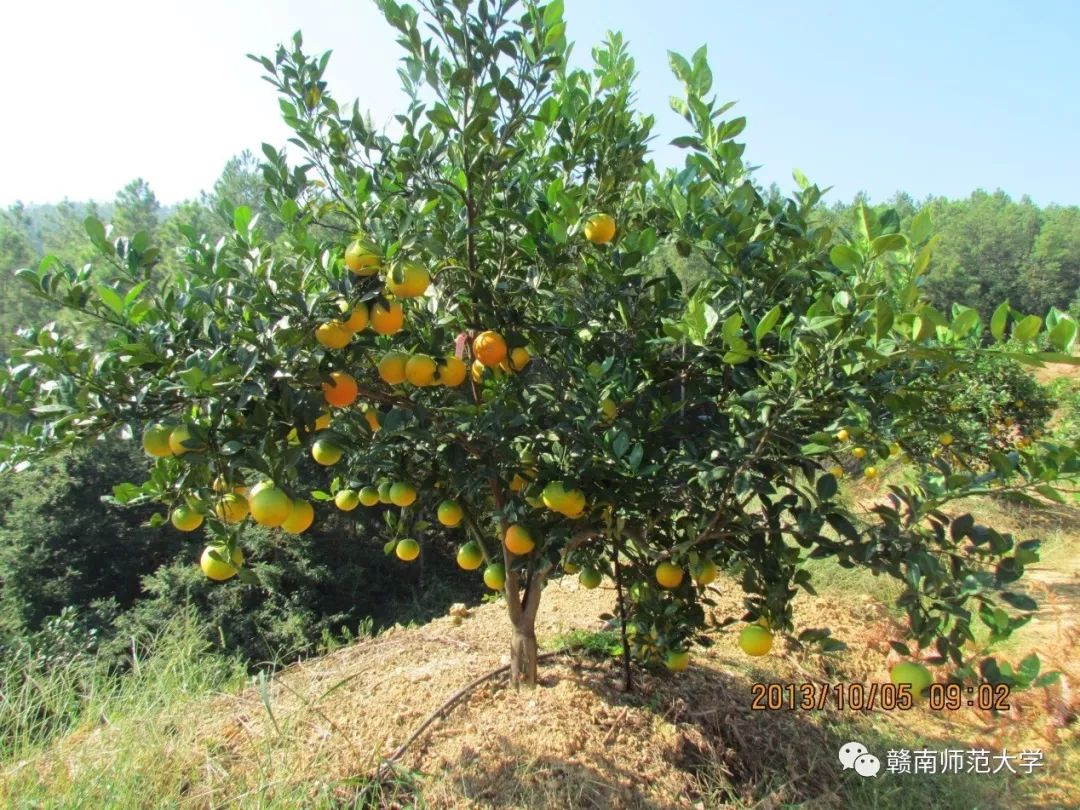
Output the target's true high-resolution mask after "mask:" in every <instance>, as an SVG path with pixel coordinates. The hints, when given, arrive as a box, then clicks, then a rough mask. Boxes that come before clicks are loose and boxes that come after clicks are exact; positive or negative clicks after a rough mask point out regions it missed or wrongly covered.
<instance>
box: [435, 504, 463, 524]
mask: <svg viewBox="0 0 1080 810" xmlns="http://www.w3.org/2000/svg"><path fill="white" fill-rule="evenodd" d="M463 517H465V513H464V512H463V511H462V510H461V504H459V503H458V502H457V501H443V502H442V503H440V504H439V510H438V518H439V523H441V524H442V525H443V526H449V527H451V528H453V527H454V526H457V525H458V524H459V523H461V519H462V518H463Z"/></svg>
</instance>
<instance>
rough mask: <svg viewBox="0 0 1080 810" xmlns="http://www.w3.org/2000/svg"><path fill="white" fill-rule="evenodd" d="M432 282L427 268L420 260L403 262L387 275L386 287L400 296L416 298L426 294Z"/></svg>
mask: <svg viewBox="0 0 1080 810" xmlns="http://www.w3.org/2000/svg"><path fill="white" fill-rule="evenodd" d="M430 283H431V275H430V274H429V273H428V271H427V268H425V267H424V266H423V265H422V264H420V263H418V262H402V263H400V264H396V265H394V269H393V270H391V271H390V274H389V275H388V276H387V277H386V287H387V289H389V290H390V292H392V293H393V294H394V295H396V296H397V297H398V298H416V297H418V296H421V295H423V294H424V292H425V291H426V290H427V288H428V285H429V284H430Z"/></svg>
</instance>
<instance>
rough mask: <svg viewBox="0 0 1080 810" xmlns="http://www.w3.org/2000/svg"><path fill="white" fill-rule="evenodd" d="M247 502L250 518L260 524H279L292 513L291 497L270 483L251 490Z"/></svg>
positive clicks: (271, 525) (273, 525)
mask: <svg viewBox="0 0 1080 810" xmlns="http://www.w3.org/2000/svg"><path fill="white" fill-rule="evenodd" d="M248 503H249V507H250V509H251V517H252V519H253V520H254V521H255V522H256V523H258V524H259V525H260V526H269V527H270V528H274V527H276V526H280V525H281V524H282V523H284V522H285V521H286V520H288V518H289V515H291V514H292V498H290V497H289V496H288V495H287V494H286V493H285V490H283V489H280V488H279V487H276V486H274V485H272V484H271V485H270V486H268V487H265V488H263V489H261V490H260V491H259V492H255V491H254V490H252V495H251V499H250V501H249V502H248Z"/></svg>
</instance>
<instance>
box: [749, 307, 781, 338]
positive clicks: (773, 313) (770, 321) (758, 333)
mask: <svg viewBox="0 0 1080 810" xmlns="http://www.w3.org/2000/svg"><path fill="white" fill-rule="evenodd" d="M779 320H780V305H779V304H777V305H776V306H775V307H773V308H772V309H770V310H769V311H768V312H766V313H765V316H764V317H763V318H762V319H761V320H760V321H758V325H757V326H756V327H755V328H754V341H755V342H756V343H761V341H762V338H764V337H765V336H766V335H767V334H769V332H771V331H772V328H773V327H774V326H776V323H777V321H779Z"/></svg>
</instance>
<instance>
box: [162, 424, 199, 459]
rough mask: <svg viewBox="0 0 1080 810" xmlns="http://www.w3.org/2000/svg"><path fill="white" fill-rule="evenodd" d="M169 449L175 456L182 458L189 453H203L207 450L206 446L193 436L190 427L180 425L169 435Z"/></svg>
mask: <svg viewBox="0 0 1080 810" xmlns="http://www.w3.org/2000/svg"><path fill="white" fill-rule="evenodd" d="M169 448H170V449H171V450H172V453H173V455H174V456H182V455H184V453H187V452H189V451H190V452H192V453H201V452H202V451H203V450H205V449H206V445H205V444H203V443H202V442H201V441H199V440H198V439H196V438H195V437H194V436H192V434H191V428H190V427H189V426H188V425H179V426H178V427H176V428H174V429H173V431H172V433H170V434H169Z"/></svg>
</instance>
